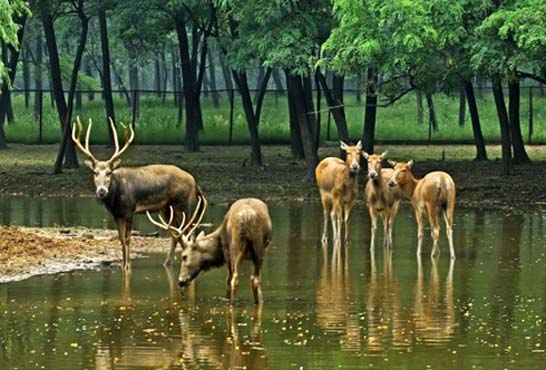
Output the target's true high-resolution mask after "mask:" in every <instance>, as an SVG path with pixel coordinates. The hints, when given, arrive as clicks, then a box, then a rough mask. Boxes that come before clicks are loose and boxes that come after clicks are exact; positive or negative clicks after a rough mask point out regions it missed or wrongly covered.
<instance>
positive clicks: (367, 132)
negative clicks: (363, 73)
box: [362, 68, 377, 154]
mask: <svg viewBox="0 0 546 370" xmlns="http://www.w3.org/2000/svg"><path fill="white" fill-rule="evenodd" d="M376 117H377V71H376V70H375V68H368V74H367V81H366V108H365V112H364V131H363V132H362V148H363V150H364V151H365V152H366V153H370V154H371V153H373V151H374V143H375V122H376Z"/></svg>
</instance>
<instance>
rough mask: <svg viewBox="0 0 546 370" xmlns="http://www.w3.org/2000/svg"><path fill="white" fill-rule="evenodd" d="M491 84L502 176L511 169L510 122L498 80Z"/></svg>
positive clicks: (495, 79) (507, 173)
mask: <svg viewBox="0 0 546 370" xmlns="http://www.w3.org/2000/svg"><path fill="white" fill-rule="evenodd" d="M492 84H493V96H494V97H495V106H496V108H497V116H498V119H499V126H500V132H501V144H502V163H503V174H504V175H509V174H510V172H511V169H512V149H511V143H510V121H509V119H508V112H507V111H506V104H505V103H504V95H503V92H502V84H501V81H500V78H494V79H493V80H492Z"/></svg>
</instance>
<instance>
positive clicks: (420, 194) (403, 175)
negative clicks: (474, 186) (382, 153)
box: [389, 160, 455, 259]
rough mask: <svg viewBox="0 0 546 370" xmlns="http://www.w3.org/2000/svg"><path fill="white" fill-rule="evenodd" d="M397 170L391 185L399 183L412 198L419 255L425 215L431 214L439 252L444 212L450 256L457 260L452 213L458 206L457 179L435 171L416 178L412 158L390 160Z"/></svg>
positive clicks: (435, 252) (434, 246) (434, 244)
mask: <svg viewBox="0 0 546 370" xmlns="http://www.w3.org/2000/svg"><path fill="white" fill-rule="evenodd" d="M389 163H390V164H391V165H392V166H393V167H394V172H393V175H392V177H391V179H390V180H389V186H391V187H394V186H396V185H398V186H399V188H400V191H401V192H402V194H404V195H405V196H406V197H408V198H409V199H410V200H411V204H412V205H413V209H414V210H415V219H416V220H417V256H420V255H421V247H422V245H423V214H424V213H425V212H427V213H428V220H429V223H430V228H431V235H432V240H433V242H432V254H431V257H437V256H438V255H439V254H440V249H439V246H438V240H439V238H440V223H439V215H440V212H442V214H443V216H444V220H445V223H446V234H447V240H448V242H449V253H450V256H451V259H455V248H454V247H453V230H452V225H453V212H454V209H455V182H454V181H453V179H452V178H451V176H449V175H448V174H447V173H445V172H441V171H435V172H431V173H429V174H427V175H426V176H425V177H423V178H422V179H419V180H418V179H416V178H415V177H413V174H412V173H411V169H412V167H413V160H411V161H409V162H407V163H405V162H398V163H396V162H394V161H389Z"/></svg>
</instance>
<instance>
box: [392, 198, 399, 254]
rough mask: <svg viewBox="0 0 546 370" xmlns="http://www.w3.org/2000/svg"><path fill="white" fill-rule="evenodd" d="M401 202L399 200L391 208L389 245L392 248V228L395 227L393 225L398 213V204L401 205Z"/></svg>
mask: <svg viewBox="0 0 546 370" xmlns="http://www.w3.org/2000/svg"><path fill="white" fill-rule="evenodd" d="M399 204H400V203H398V202H395V203H394V204H393V205H392V207H391V210H390V212H389V246H390V248H391V249H392V245H393V243H392V229H393V226H394V219H395V217H396V214H397V213H398V206H399Z"/></svg>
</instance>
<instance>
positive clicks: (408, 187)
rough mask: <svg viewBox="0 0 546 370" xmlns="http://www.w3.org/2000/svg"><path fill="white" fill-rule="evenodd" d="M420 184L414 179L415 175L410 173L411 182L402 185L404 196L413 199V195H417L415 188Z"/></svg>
mask: <svg viewBox="0 0 546 370" xmlns="http://www.w3.org/2000/svg"><path fill="white" fill-rule="evenodd" d="M418 183H419V180H417V179H416V178H415V177H413V174H412V173H411V172H410V179H409V181H407V182H405V183H404V184H401V185H400V190H401V191H402V194H404V195H405V196H406V197H408V198H409V199H411V198H412V197H413V194H414V193H415V187H416V186H417V184H418Z"/></svg>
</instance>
